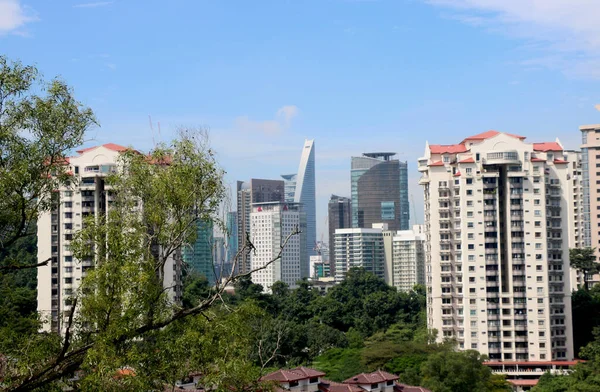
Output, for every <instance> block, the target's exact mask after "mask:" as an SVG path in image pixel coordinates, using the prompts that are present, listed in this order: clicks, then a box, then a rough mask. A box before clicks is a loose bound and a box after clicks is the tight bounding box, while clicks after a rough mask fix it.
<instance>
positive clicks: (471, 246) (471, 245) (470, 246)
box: [467, 244, 475, 250]
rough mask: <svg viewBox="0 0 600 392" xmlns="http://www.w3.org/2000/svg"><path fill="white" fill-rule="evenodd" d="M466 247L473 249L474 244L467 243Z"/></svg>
mask: <svg viewBox="0 0 600 392" xmlns="http://www.w3.org/2000/svg"><path fill="white" fill-rule="evenodd" d="M467 247H468V248H469V250H473V249H475V245H474V244H469V245H467Z"/></svg>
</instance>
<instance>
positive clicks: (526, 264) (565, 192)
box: [419, 131, 574, 361]
mask: <svg viewBox="0 0 600 392" xmlns="http://www.w3.org/2000/svg"><path fill="white" fill-rule="evenodd" d="M565 158H568V154H565V153H564V150H563V148H562V146H561V144H560V143H559V142H549V143H527V142H525V138H524V137H522V136H516V135H511V134H506V133H500V132H497V131H488V132H484V133H482V134H478V135H475V136H472V137H468V138H466V139H464V140H463V141H462V142H460V143H458V144H454V145H429V144H427V145H426V148H425V154H424V156H423V157H422V158H420V159H419V171H420V172H421V173H422V176H421V179H420V184H421V185H422V186H423V188H424V193H425V233H426V237H427V242H426V261H425V263H426V264H425V265H426V285H427V324H428V327H429V329H432V330H433V329H435V330H437V331H438V339H439V340H442V339H444V338H454V339H456V340H457V342H458V344H459V348H460V349H475V350H478V351H479V352H481V353H482V354H486V355H488V356H489V358H490V360H493V361H495V360H509V361H510V360H518V361H522V360H529V361H549V360H570V359H572V358H573V356H574V352H573V330H572V325H571V320H572V317H571V279H570V272H569V268H570V266H569V238H570V234H569V230H570V227H569V224H570V218H569V215H570V214H571V212H572V206H571V205H570V204H569V201H570V200H572V197H571V196H570V193H572V186H571V184H570V183H569V162H568V161H567V160H566V159H565Z"/></svg>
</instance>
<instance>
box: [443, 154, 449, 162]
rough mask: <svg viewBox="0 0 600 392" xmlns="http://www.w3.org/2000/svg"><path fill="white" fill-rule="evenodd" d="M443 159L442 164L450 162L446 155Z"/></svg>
mask: <svg viewBox="0 0 600 392" xmlns="http://www.w3.org/2000/svg"><path fill="white" fill-rule="evenodd" d="M443 159H444V163H449V162H450V157H449V156H448V155H444V156H443Z"/></svg>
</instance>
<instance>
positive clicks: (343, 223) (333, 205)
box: [327, 195, 352, 276]
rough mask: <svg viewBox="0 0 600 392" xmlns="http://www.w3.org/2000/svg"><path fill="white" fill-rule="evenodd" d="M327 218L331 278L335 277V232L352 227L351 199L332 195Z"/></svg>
mask: <svg viewBox="0 0 600 392" xmlns="http://www.w3.org/2000/svg"><path fill="white" fill-rule="evenodd" d="M327 218H328V219H327V221H328V223H329V265H330V270H331V276H335V246H334V243H335V231H336V230H337V229H347V228H350V227H352V211H351V205H350V199H349V198H347V197H342V196H337V195H331V198H330V199H329V203H328V205H327Z"/></svg>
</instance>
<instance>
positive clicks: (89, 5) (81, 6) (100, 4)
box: [73, 1, 114, 8]
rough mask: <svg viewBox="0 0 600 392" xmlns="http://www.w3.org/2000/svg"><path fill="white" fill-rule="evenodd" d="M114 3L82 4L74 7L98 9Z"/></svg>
mask: <svg viewBox="0 0 600 392" xmlns="http://www.w3.org/2000/svg"><path fill="white" fill-rule="evenodd" d="M112 3H114V1H96V2H93V3H80V4H75V5H73V8H98V7H104V6H107V5H111V4H112Z"/></svg>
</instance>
